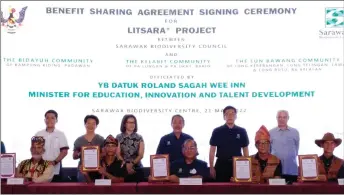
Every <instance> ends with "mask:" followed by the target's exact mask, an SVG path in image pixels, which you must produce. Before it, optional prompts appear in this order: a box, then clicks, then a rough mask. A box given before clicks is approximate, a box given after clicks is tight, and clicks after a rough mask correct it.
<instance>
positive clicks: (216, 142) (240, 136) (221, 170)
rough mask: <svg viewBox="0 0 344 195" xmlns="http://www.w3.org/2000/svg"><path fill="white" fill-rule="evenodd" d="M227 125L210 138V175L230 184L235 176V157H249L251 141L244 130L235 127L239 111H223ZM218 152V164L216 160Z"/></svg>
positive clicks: (215, 130)
mask: <svg viewBox="0 0 344 195" xmlns="http://www.w3.org/2000/svg"><path fill="white" fill-rule="evenodd" d="M223 118H224V120H225V121H226V124H224V125H222V126H220V127H217V128H216V129H214V131H213V133H212V135H211V138H210V152H209V164H210V174H211V176H212V177H213V178H216V181H218V182H229V181H230V179H231V177H232V176H233V160H232V158H233V156H242V153H241V150H243V153H244V156H247V157H248V156H249V152H248V145H249V139H248V136H247V132H246V130H245V129H244V128H242V127H239V126H237V125H235V120H236V118H237V109H236V108H234V107H233V106H227V107H225V108H224V109H223ZM215 152H216V157H217V160H216V164H215V167H214V158H215Z"/></svg>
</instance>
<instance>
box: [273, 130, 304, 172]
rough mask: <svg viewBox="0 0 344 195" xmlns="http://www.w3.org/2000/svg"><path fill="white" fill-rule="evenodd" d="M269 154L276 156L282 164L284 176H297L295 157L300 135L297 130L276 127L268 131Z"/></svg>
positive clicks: (297, 152) (297, 151)
mask: <svg viewBox="0 0 344 195" xmlns="http://www.w3.org/2000/svg"><path fill="white" fill-rule="evenodd" d="M270 141H271V154H273V155H275V156H277V157H278V158H279V159H280V160H281V163H282V173H283V174H284V175H298V166H297V156H298V154H299V145H300V135H299V132H298V130H297V129H295V128H292V127H288V129H287V130H281V129H279V128H278V127H276V128H273V129H271V130H270Z"/></svg>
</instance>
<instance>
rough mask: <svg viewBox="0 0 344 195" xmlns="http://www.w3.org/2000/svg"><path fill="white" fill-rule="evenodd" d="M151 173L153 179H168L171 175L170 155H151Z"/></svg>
mask: <svg viewBox="0 0 344 195" xmlns="http://www.w3.org/2000/svg"><path fill="white" fill-rule="evenodd" d="M150 175H151V178H152V180H153V181H166V180H168V177H169V175H170V166H169V155H168V154H159V155H151V156H150Z"/></svg>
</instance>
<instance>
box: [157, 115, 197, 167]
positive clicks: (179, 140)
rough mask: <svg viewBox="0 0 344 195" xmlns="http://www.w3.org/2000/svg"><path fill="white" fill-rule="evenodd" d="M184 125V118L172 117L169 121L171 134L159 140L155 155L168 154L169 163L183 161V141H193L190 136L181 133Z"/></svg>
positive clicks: (179, 116)
mask: <svg viewBox="0 0 344 195" xmlns="http://www.w3.org/2000/svg"><path fill="white" fill-rule="evenodd" d="M184 125H185V120H184V118H183V117H182V116H181V115H179V114H177V115H174V116H173V117H172V120H171V126H172V128H173V132H172V133H170V134H167V135H165V136H163V137H162V138H161V139H160V142H159V146H158V148H157V150H156V154H168V155H169V160H170V163H172V162H173V161H175V160H178V159H183V153H182V145H183V143H184V142H185V140H187V139H193V138H192V137H191V136H190V135H188V134H186V133H183V132H182V130H183V128H184Z"/></svg>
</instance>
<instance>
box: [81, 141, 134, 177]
mask: <svg viewBox="0 0 344 195" xmlns="http://www.w3.org/2000/svg"><path fill="white" fill-rule="evenodd" d="M117 146H118V141H117V139H115V138H114V137H113V136H112V135H109V136H108V137H107V138H106V139H105V141H104V151H105V156H104V157H103V158H102V159H101V161H100V166H101V167H100V169H99V171H98V172H83V171H82V170H81V167H80V172H81V173H82V174H83V175H84V176H85V178H86V180H87V182H94V181H95V180H96V179H111V181H112V183H119V182H124V177H125V175H126V173H127V172H126V167H125V166H124V162H122V161H120V160H118V158H117V157H116V150H117Z"/></svg>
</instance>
